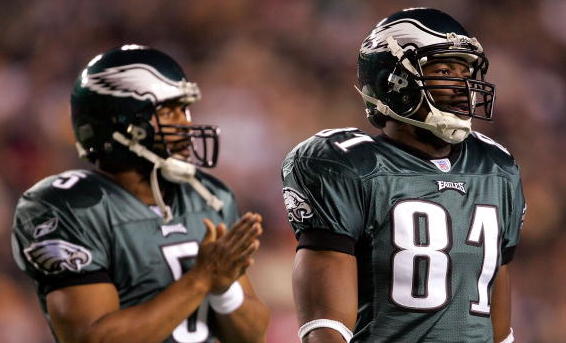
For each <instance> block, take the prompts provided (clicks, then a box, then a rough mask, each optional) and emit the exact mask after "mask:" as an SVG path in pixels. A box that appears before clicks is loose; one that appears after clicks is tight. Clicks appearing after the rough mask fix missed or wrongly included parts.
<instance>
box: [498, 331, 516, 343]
mask: <svg viewBox="0 0 566 343" xmlns="http://www.w3.org/2000/svg"><path fill="white" fill-rule="evenodd" d="M510 330H511V331H509V336H507V337H506V338H505V339H504V340H502V341H501V342H500V343H513V342H515V337H513V328H511V329H510Z"/></svg>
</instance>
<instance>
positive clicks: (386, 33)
mask: <svg viewBox="0 0 566 343" xmlns="http://www.w3.org/2000/svg"><path fill="white" fill-rule="evenodd" d="M443 61H459V63H462V64H465V65H467V66H468V67H469V75H463V76H462V77H460V76H459V77H454V76H441V75H435V76H428V75H426V74H425V72H424V70H423V68H424V67H425V66H426V65H427V64H431V63H438V62H443ZM488 65H489V63H488V60H487V58H486V56H485V54H484V53H483V48H482V46H481V45H480V43H479V42H478V41H477V39H476V38H473V37H470V36H469V34H468V33H467V32H466V31H465V29H464V28H463V27H462V26H461V25H460V24H459V23H458V22H457V21H455V20H454V19H453V18H452V17H450V16H449V15H447V14H446V13H443V12H441V11H438V10H435V9H428V8H415V9H408V10H404V11H401V12H397V13H395V14H393V15H391V16H390V17H388V18H385V19H384V20H382V21H381V22H379V23H378V24H377V25H376V27H375V28H374V29H373V30H372V31H371V32H370V34H369V35H368V37H366V39H365V40H364V41H363V42H362V45H361V48H360V54H359V58H358V80H359V84H360V86H361V89H362V90H361V91H360V92H361V93H363V94H362V97H363V98H364V100H365V102H366V107H367V110H366V113H367V115H368V119H369V120H370V122H371V123H372V124H374V125H375V126H378V127H382V126H383V125H377V124H376V123H378V122H381V123H383V122H384V121H383V119H379V120H378V119H377V118H378V117H380V116H381V117H383V116H385V117H392V118H393V119H396V120H399V121H402V122H407V123H409V124H413V125H417V126H421V127H423V128H425V129H429V130H431V131H432V132H433V133H435V135H437V136H439V137H440V138H442V139H444V140H445V141H447V142H450V143H454V142H455V139H454V137H452V136H453V132H441V130H440V129H439V127H441V126H447V125H449V126H451V127H452V128H453V129H454V130H463V131H465V132H463V133H460V134H458V135H457V136H458V137H464V138H465V137H466V136H467V134H468V133H469V131H470V130H471V127H470V123H469V120H466V119H461V118H462V117H463V118H465V117H466V116H467V117H469V118H470V119H471V118H478V119H483V120H491V119H492V114H493V102H494V99H495V86H494V85H493V84H491V83H488V82H486V81H485V74H486V72H487V69H488ZM443 92H444V94H447V93H450V94H457V95H458V96H457V97H458V100H457V103H456V100H451V101H454V103H443V101H442V99H438V97H437V95H438V94H441V93H443ZM440 98H442V97H440ZM423 106H425V108H428V109H429V110H430V113H429V116H436V117H438V118H428V117H427V120H429V119H430V122H434V123H435V124H434V125H435V126H431V125H429V123H425V124H424V125H420V123H416V122H415V120H408V118H410V117H412V116H413V115H414V114H415V113H416V112H417V111H418V110H419V109H421V108H422V107H423ZM440 117H445V118H446V120H447V121H449V124H447V123H444V120H442V118H440ZM439 119H441V120H439ZM458 121H460V123H459V124H458ZM425 122H426V120H425ZM459 126H461V127H460V128H459ZM458 139H460V138H458Z"/></svg>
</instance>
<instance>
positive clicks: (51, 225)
mask: <svg viewBox="0 0 566 343" xmlns="http://www.w3.org/2000/svg"><path fill="white" fill-rule="evenodd" d="M58 223H59V218H57V217H54V218H51V219H48V220H47V221H45V222H44V223H41V224H39V225H38V226H36V227H35V230H33V238H39V237H42V236H45V235H47V234H48V233H51V232H53V231H55V229H56V228H57V224H58Z"/></svg>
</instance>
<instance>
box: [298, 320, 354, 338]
mask: <svg viewBox="0 0 566 343" xmlns="http://www.w3.org/2000/svg"><path fill="white" fill-rule="evenodd" d="M318 328H329V329H332V330H336V331H338V332H339V333H340V334H341V335H342V337H343V338H344V340H345V341H346V343H348V342H350V340H351V339H352V336H354V335H353V334H352V331H350V329H348V327H346V325H344V324H342V323H341V322H339V321H336V320H332V319H315V320H311V321H310V322H307V323H305V324H303V325H302V326H301V327H300V328H299V338H300V339H301V340H302V339H303V337H305V336H306V335H308V333H309V332H311V331H312V330H314V329H318Z"/></svg>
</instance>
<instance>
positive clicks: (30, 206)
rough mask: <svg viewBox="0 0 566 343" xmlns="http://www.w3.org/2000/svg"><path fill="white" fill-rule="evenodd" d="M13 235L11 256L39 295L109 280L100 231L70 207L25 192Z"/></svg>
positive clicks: (17, 209) (107, 261) (106, 258)
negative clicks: (35, 285)
mask: <svg viewBox="0 0 566 343" xmlns="http://www.w3.org/2000/svg"><path fill="white" fill-rule="evenodd" d="M12 237H13V238H12V239H13V241H12V246H13V255H14V259H15V260H16V262H17V264H18V266H19V267H20V268H21V269H22V270H23V271H24V272H25V273H26V274H28V275H29V276H30V277H31V278H32V279H34V280H35V281H36V283H37V286H38V291H39V292H40V293H42V294H47V293H48V292H50V291H52V290H54V289H58V288H63V287H67V286H72V285H78V284H88V283H98V282H110V281H109V280H110V278H109V277H108V274H107V271H108V268H109V257H108V256H109V253H108V251H107V248H106V246H105V244H104V243H103V241H104V238H103V237H102V234H101V232H100V231H95V230H93V229H92V228H91V227H89V225H88V224H86V223H84V222H83V220H82V219H80V216H79V215H77V213H76V211H75V212H73V211H71V209H70V208H65V206H63V205H61V204H59V205H55V204H52V203H48V202H45V201H42V200H41V199H37V198H34V197H30V196H28V195H25V194H24V196H22V198H21V199H20V200H19V202H18V205H17V208H16V212H15V216H14V222H13V235H12Z"/></svg>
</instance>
